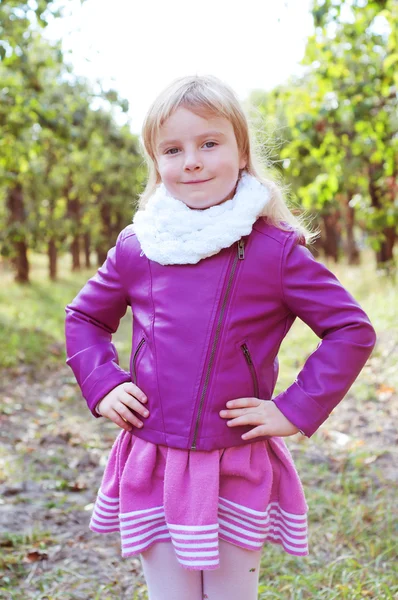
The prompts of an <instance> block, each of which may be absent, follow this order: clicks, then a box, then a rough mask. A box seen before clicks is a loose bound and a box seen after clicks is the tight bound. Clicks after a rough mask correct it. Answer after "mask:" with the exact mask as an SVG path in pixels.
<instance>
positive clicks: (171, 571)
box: [140, 542, 203, 600]
mask: <svg viewBox="0 0 398 600" xmlns="http://www.w3.org/2000/svg"><path fill="white" fill-rule="evenodd" d="M140 559H141V564H142V569H143V571H144V576H145V580H146V583H147V587H148V598H149V600H188V599H189V600H202V598H203V594H202V572H201V571H190V570H188V569H185V568H184V567H183V566H182V565H181V564H180V563H179V562H178V560H177V557H176V555H175V551H174V548H173V546H172V544H171V542H157V543H155V544H153V545H152V546H151V547H150V548H148V550H145V552H142V554H140Z"/></svg>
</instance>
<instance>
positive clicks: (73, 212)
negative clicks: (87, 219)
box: [68, 196, 80, 271]
mask: <svg viewBox="0 0 398 600" xmlns="http://www.w3.org/2000/svg"><path fill="white" fill-rule="evenodd" d="M68 217H69V218H70V219H71V220H72V222H73V224H74V228H75V234H74V236H73V238H72V242H71V245H70V251H71V254H72V271H80V236H79V233H78V232H79V225H80V202H79V200H78V199H77V198H73V199H71V198H69V196H68Z"/></svg>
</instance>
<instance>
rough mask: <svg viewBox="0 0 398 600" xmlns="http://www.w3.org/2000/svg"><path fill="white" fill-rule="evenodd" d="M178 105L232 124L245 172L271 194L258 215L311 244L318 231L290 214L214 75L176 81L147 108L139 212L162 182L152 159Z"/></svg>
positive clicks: (232, 99) (235, 103)
mask: <svg viewBox="0 0 398 600" xmlns="http://www.w3.org/2000/svg"><path fill="white" fill-rule="evenodd" d="M180 106H181V107H184V108H188V109H189V110H192V112H194V113H195V114H200V115H203V113H205V114H211V115H215V116H221V117H226V118H227V119H228V120H229V121H230V122H231V124H232V126H233V129H234V133H235V137H236V141H237V146H238V148H239V151H240V155H241V156H244V157H245V159H246V161H247V162H246V167H245V169H246V171H247V172H248V173H250V174H251V175H253V176H254V177H256V178H257V179H258V180H259V181H260V182H261V183H263V184H264V185H265V186H266V187H268V189H269V190H270V191H271V200H270V202H268V204H267V205H266V208H265V209H264V213H263V214H262V215H260V216H262V217H264V218H266V219H267V220H268V221H269V222H270V223H272V224H273V225H275V226H276V227H278V228H279V229H283V230H285V231H289V230H291V229H292V228H293V229H295V230H296V231H297V233H298V234H300V235H301V236H304V238H305V241H306V243H311V242H312V241H313V240H314V239H315V238H316V237H318V235H319V232H318V231H316V232H313V231H311V230H310V229H309V228H308V226H306V225H305V224H304V214H303V213H304V211H302V214H301V215H298V216H295V215H294V214H293V213H292V212H291V210H290V209H289V207H288V205H287V202H286V200H285V197H284V196H285V195H284V187H283V185H282V184H280V183H277V181H276V180H275V179H276V177H272V176H270V175H269V174H267V175H263V174H262V172H263V171H265V168H264V167H262V165H261V161H260V157H259V155H257V154H256V152H255V150H254V148H256V143H255V142H254V138H253V137H252V134H251V132H250V129H249V124H248V119H247V118H246V115H245V113H244V111H243V108H242V106H241V105H240V102H239V100H238V98H237V96H236V95H235V93H234V91H233V90H232V89H231V88H230V87H229V86H228V85H227V84H225V83H224V82H222V81H221V80H220V79H218V78H217V77H214V76H213V75H192V76H186V77H180V78H178V79H175V80H174V81H173V82H172V83H171V84H170V85H168V86H167V87H166V88H165V89H164V90H163V91H162V92H161V93H160V94H159V96H158V97H157V98H156V99H155V101H154V102H153V103H152V105H151V107H150V108H149V110H148V113H147V115H146V117H145V120H144V123H143V126H142V141H141V143H142V145H143V153H144V156H145V159H146V162H147V165H148V179H147V183H146V186H145V189H144V191H143V192H142V194H140V196H139V203H138V208H140V209H142V208H143V207H144V206H145V204H146V203H147V201H148V199H149V197H150V196H151V195H152V194H153V192H154V191H155V189H156V187H157V185H158V184H159V183H160V182H161V177H160V174H159V171H158V169H157V164H156V156H155V147H156V140H157V136H158V133H159V130H160V128H161V127H162V125H163V123H164V122H165V121H166V119H168V118H169V117H170V116H171V115H172V114H173V113H174V111H175V110H177V108H179V107H180ZM296 210H297V209H296Z"/></svg>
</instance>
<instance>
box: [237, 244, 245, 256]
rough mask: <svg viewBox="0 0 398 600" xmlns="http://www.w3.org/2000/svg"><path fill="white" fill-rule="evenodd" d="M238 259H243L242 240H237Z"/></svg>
mask: <svg viewBox="0 0 398 600" xmlns="http://www.w3.org/2000/svg"><path fill="white" fill-rule="evenodd" d="M238 258H239V260H243V259H244V258H245V242H244V241H243V240H239V242H238Z"/></svg>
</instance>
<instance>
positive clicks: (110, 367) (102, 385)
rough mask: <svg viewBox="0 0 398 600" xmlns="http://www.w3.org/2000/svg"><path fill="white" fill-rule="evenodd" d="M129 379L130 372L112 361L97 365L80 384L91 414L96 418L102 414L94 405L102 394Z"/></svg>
mask: <svg viewBox="0 0 398 600" xmlns="http://www.w3.org/2000/svg"><path fill="white" fill-rule="evenodd" d="M129 381H131V377H130V374H129V373H127V371H123V369H121V368H120V367H119V365H118V364H116V363H114V362H110V363H109V362H108V363H105V364H103V365H100V366H99V367H97V368H96V369H95V370H94V371H93V372H92V373H91V375H90V376H89V377H88V379H86V380H85V381H84V383H83V385H82V393H83V396H84V398H85V399H86V402H87V406H88V407H89V409H90V411H91V413H92V414H93V416H94V417H96V418H99V417H101V416H102V415H100V414H99V413H97V411H96V410H95V407H96V405H97V404H98V402H99V401H100V400H102V398H104V396H106V395H107V394H109V392H110V391H111V390H113V388H115V387H117V386H118V385H121V384H122V383H126V382H129Z"/></svg>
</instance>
